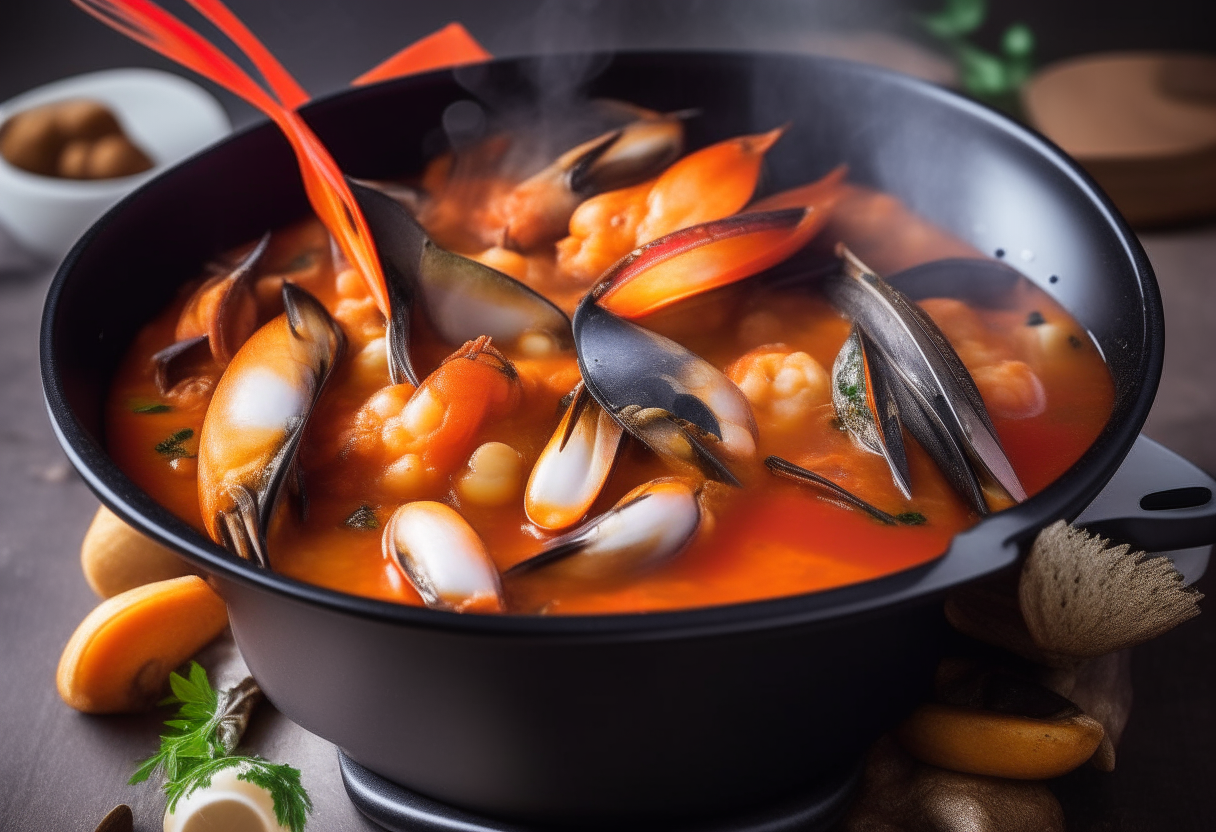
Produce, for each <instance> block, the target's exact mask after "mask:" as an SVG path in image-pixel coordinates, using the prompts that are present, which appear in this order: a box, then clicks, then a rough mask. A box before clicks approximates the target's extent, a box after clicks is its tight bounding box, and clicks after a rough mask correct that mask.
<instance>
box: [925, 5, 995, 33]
mask: <svg viewBox="0 0 1216 832" xmlns="http://www.w3.org/2000/svg"><path fill="white" fill-rule="evenodd" d="M987 16H988V3H987V2H986V0H947V2H946V7H945V8H944V9H942V10H941V11H940V12H937V13H936V14H929V15H925V16H924V17H922V18H921V20H922V21H923V22H924V24H925V28H926V29H928V30H929V31H930V32H932V33H933V34H935V35H937V36H938V37H939V38H958V37H962V36H963V35H969V34H971V33H972V32H974V31H975V30H976V29H978V28H980V26H981V25H982V24H983V22H984V18H985V17H987Z"/></svg>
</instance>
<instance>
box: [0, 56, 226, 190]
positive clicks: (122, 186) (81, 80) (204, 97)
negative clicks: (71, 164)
mask: <svg viewBox="0 0 1216 832" xmlns="http://www.w3.org/2000/svg"><path fill="white" fill-rule="evenodd" d="M149 82H150V83H152V84H155V85H157V86H160V87H162V88H164V89H171V90H173V91H174V92H175V93H178V94H180V97H181V98H182V99H183V100H185V99H193V101H192V102H191V105H192V106H195V107H199V108H206V109H209V110H211V111H212V114H213V115H216V116H218V117H219V119H218V120H219V121H222V122H223V123H224V125H225V133H227V132H231V130H232V122H231V120H230V119H229V118H228V114H227V112H226V111H225V110H224V109H223V107H222V106H220V104H219V102H218V101H216V100H215V98H214V97H213V96H212V95H211V94H210V93H208V92H207V91H206V90H205V89H203V88H202V87H201V86H199V85H198V84H196V83H194V82H193V81H190V80H189V79H187V78H183V77H182V76H180V75H175V74H173V73H171V72H165V71H164V70H160V69H152V68H148V67H123V68H119V69H102V70H98V71H96V72H87V73H84V74H82V75H73V76H71V77H69V78H61V79H59V80H57V81H51V82H49V83H47V84H43V85H42V86H39V87H35V88H34V89H31V90H26V91H25V92H23V93H20V94H19V95H15V96H13V97H12V98H10V99H8V100H7V101H4V102H0V126H3V125H4V123H5V122H7V121H8V120H9V118H11V117H12V116H15V115H17V114H18V113H20V112H22V111H23V110H27V109H31V108H33V107H38V106H40V105H42V104H49V103H52V102H55V101H63V100H66V99H69V98H87V97H88V95H89V93H90V92H91V91H95V90H98V89H104V88H106V87H110V88H114V87H119V88H121V87H125V86H128V85H132V84H145V83H149ZM118 115H119V118H120V120H125V119H124V116H123V114H121V113H120V114H118ZM125 126H127V125H125V124H124V127H125ZM219 138H222V134H221V135H219V136H216V137H213V138H211V139H209V140H208V141H207V142H205V143H202V144H200V145H199V146H198V147H197V148H196V149H195V152H197V151H198V150H201V149H202V148H203V147H205V146H206V145H207V144H210V143H212V142H214V141H216V140H218V139H219ZM189 155H190V154H186V156H189ZM186 156H181V157H178V158H175V159H167V160H157V161H156V163H155V164H154V165H153V166H152V167H151V168H149V169H148V170H145V171H141V172H140V173H134V174H130V175H128V176H112V177H108V178H106V179H68V178H65V177H60V176H45V175H43V174H40V173H32V172H31V171H27V170H24V169H23V168H19V167H16V166H15V165H12V164H10V163H9V161H8V160H7V159H5V158H4V157H3V156H0V177H4V176H8V177H11V178H12V179H13V180H15V181H16V182H19V183H21V184H22V185H23V186H25V187H27V188H31V189H41V190H44V191H45V192H47V193H49V194H53V195H55V196H62V197H67V198H71V197H73V196H77V195H81V194H88V195H92V196H104V195H106V194H110V193H123V192H125V191H129V190H131V189H133V188H134V187H135V186H136V185H138V184H139V183H141V182H143V181H144V180H146V179H150V178H152V177H153V176H155V175H156V174H157V173H159V172H161V171H162V170H165V169H166V168H169V167H171V166H172V165H174V164H177V163H178V162H180V161H181V160H182V159H183V158H186Z"/></svg>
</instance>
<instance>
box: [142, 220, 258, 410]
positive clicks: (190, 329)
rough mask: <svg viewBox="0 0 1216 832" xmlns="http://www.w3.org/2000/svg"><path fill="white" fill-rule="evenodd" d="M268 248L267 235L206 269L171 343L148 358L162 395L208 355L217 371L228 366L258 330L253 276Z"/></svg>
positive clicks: (179, 319) (183, 312) (181, 316)
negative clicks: (243, 252) (239, 253)
mask: <svg viewBox="0 0 1216 832" xmlns="http://www.w3.org/2000/svg"><path fill="white" fill-rule="evenodd" d="M269 245H270V232H269V231H267V232H266V233H265V234H263V235H262V238H261V239H260V240H259V241H258V243H257V245H255V246H254V247H253V249H252V250H250V251H249V253H247V254H246V255H245V256H244V257H241V258H240V259H239V260H237V261H236V262H235V263H212V264H208V269H207V270H208V272H210V273H211V277H209V278H208V279H207V280H206V281H205V282H204V283H203V285H202V286H200V287H198V289H197V290H195V292H194V294H192V295H191V296H190V299H189V300H187V301H186V305H185V307H184V308H183V309H182V312H181V315H179V316H178V322H177V328H176V331H175V332H174V342H173V343H172V344H170V345H169V346H167V347H165V348H164V349H163V350H160V351H159V352H157V353H156V354H155V355H153V356H152V367H153V377H154V378H155V380H156V386H157V389H159V390H160V392H161V393H162V394H164V393H167V392H169V390H170V389H172V387H173V386H174V385H175V384H177V382H179V381H181V380H182V379H183V378H184V377H185V376H186V375H187V374H188V373H189V369H190V367H191V366H192V365H193V364H194V362H195V361H196V360H197V359H199V358H201V357H202V355H203V354H204V353H205V352H207V351H210V353H211V357H212V358H214V359H215V361H216V363H218V364H219V365H220V366H221V367H224V366H227V364H228V362H230V361H231V360H232V358H233V356H235V355H236V353H237V350H239V349H240V348H241V345H242V344H244V343H245V341H246V340H248V338H249V336H250V335H252V334H253V331H254V330H255V329H257V324H258V313H257V299H256V298H255V297H254V294H253V275H254V271H255V270H256V268H257V265H258V263H259V262H261V259H262V255H264V254H265V253H266V249H267V248H268V247H269ZM204 345H205V347H206V349H204V348H203V347H204Z"/></svg>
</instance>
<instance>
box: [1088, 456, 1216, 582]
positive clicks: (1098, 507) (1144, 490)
mask: <svg viewBox="0 0 1216 832" xmlns="http://www.w3.org/2000/svg"><path fill="white" fill-rule="evenodd" d="M1213 495H1216V480H1214V479H1212V477H1210V476H1208V474H1207V473H1206V472H1204V471H1203V470H1202V469H1200V468H1199V467H1198V466H1196V465H1193V464H1191V463H1190V462H1188V461H1187V460H1185V459H1183V458H1182V457H1180V456H1179V455H1178V454H1176V453H1174V452H1173V451H1171V450H1169V449H1168V448H1165V447H1163V446H1161V445H1159V444H1157V443H1156V442H1154V441H1153V440H1151V439H1149V438H1148V437H1147V436H1144V435H1143V434H1141V435H1140V436H1138V437H1136V441H1135V443H1134V444H1133V445H1132V449H1131V451H1130V452H1129V453H1128V455H1127V457H1126V458H1125V459H1124V460H1123V464H1122V465H1120V466H1119V470H1118V471H1116V472H1115V475H1114V476H1113V477H1111V479H1110V482H1108V483H1107V484H1106V487H1105V488H1103V489H1102V491H1101V492H1100V493H1099V494H1098V496H1097V497H1095V498H1094V501H1093V502H1092V503H1090V504H1089V506H1088V507H1086V509H1085V510H1084V511H1082V512H1081V514H1080V516H1079V517H1077V519H1076V520H1074V521H1073V525H1075V526H1084V527H1085V528H1086V529H1087V530H1089V531H1090V532H1092V533H1094V534H1099V535H1101V536H1102V537H1109V538H1111V539H1112V540H1115V541H1116V542H1119V543H1130V544H1131V545H1132V546H1133V547H1134V548H1137V549H1143V550H1144V551H1146V552H1168V551H1171V550H1175V549H1190V548H1194V547H1207V546H1211V545H1212V544H1214V543H1216V499H1213ZM1205 560H1206V557H1205ZM1205 565H1206V564H1205Z"/></svg>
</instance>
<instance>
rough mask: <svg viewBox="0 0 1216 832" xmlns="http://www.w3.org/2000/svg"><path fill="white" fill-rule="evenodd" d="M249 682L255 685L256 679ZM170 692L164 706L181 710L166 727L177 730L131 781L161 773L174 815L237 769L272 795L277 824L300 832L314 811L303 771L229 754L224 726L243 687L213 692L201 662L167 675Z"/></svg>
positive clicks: (163, 740) (246, 778)
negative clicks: (185, 799)
mask: <svg viewBox="0 0 1216 832" xmlns="http://www.w3.org/2000/svg"><path fill="white" fill-rule="evenodd" d="M246 682H247V683H249V685H250V686H252V680H246ZM169 687H170V689H171V690H172V691H173V695H172V696H169V697H168V698H166V699H165V700H164V701H163V702H161V704H162V705H180V706H181V707H179V708H178V711H177V715H176V716H177V718H176V719H170V720H167V721H166V722H165V725H166V726H167V727H169V728H171V729H173V730H172V732H171V733H169V734H167V735H166V736H163V737H161V744H160V750H159V751H158V752H157V753H156V754H154V755H152V756H151V757H149V758H148V759H147V760H145V761H144V762H143V763H142V764H141V765H140V766H139V768H137V769H136V771H135V773H134V774H133V775H132V776H131V779H130V780H129V781H128V782H129V783H132V784H134V783H141V782H143V781H145V780H147V779H148V778H149V777H151V776H152V775H153V774H154V773H156V772H157V771H162V772H163V773H164V775H165V794H166V796H167V797H168V799H169V811H173V810H174V809H175V808H176V807H177V803H178V801H179V800H181V799H182V798H183V797H186V796H187V795H189V794H191V793H192V792H194V791H196V790H198V789H205V788H207V787H208V786H210V785H211V778H212V777H213V776H214V775H215V774H216V773H218V772H220V771H223V770H225V769H228V768H238V769H239V771H238V772H237V775H236V776H237V779H238V780H244V781H246V782H248V783H252V784H253V785H255V786H259V787H260V788H263V789H265V790H266V791H267V792H269V793H270V796H271V798H272V799H273V801H274V814H275V818H276V819H277V820H278V822H279V824H280V825H281V826H286V827H287V828H288V829H290V830H292V832H302V830H303V829H304V824H305V823H306V821H307V819H308V814H309V813H310V812H312V800H311V799H309V797H308V792H307V791H306V790H305V789H304V786H303V785H302V784H301V782H300V772H299V770H298V769H295V768H292V767H291V766H288V765H277V764H274V763H270V762H267V761H266V760H263V759H262V758H261V757H243V756H236V755H227V754H226V753H225V748H224V745H223V743H222V742H221V740H220V735H221V733H222V732H221V725H222V723H223V721H224V719H225V718H227V717H230V707H229V706H231V704H232V702H233V701H234V693H236V692H238V691H241V690H242V688H243V687H245V683H242V684H241V685H237V686H236V687H235V688H233V689H231V690H228V691H225V692H224V694H223V695H222V696H221V695H220V694H217V693H216V691H215V689H214V688H212V687H211V682H210V681H208V679H207V671H206V670H204V669H203V668H202V666H201V665H200V664H199V663H198V662H191V663H190V670H189V671H188V674H187V675H186V676H182V675H180V674H178V673H170V674H169ZM254 690H256V687H254ZM238 698H239V697H238ZM233 744H235V741H233Z"/></svg>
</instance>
